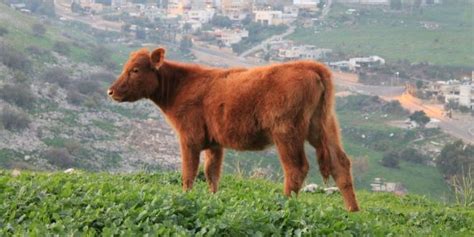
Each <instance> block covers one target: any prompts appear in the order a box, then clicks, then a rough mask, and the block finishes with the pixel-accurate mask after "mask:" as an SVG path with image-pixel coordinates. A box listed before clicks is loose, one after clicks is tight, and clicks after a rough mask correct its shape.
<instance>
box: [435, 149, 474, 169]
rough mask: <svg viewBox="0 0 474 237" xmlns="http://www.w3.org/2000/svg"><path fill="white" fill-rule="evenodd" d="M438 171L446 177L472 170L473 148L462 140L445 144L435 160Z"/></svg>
mask: <svg viewBox="0 0 474 237" xmlns="http://www.w3.org/2000/svg"><path fill="white" fill-rule="evenodd" d="M436 165H437V167H438V169H439V170H440V171H441V173H443V174H444V175H445V176H447V177H452V176H454V175H459V174H461V172H462V170H463V169H464V170H468V169H472V168H474V146H473V145H470V144H464V142H463V141H462V140H459V141H456V142H454V143H450V144H446V145H445V146H444V147H443V149H442V150H441V153H440V154H439V157H438V158H437V159H436Z"/></svg>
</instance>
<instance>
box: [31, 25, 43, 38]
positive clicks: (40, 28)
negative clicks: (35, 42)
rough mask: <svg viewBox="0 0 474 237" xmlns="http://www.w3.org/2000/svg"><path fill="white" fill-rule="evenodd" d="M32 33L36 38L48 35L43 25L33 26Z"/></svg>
mask: <svg viewBox="0 0 474 237" xmlns="http://www.w3.org/2000/svg"><path fill="white" fill-rule="evenodd" d="M31 32H32V33H33V35H34V36H36V37H39V36H43V35H44V34H45V33H46V27H44V25H43V24H40V23H35V24H33V25H32V26H31Z"/></svg>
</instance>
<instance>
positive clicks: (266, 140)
mask: <svg viewBox="0 0 474 237" xmlns="http://www.w3.org/2000/svg"><path fill="white" fill-rule="evenodd" d="M218 142H219V143H220V144H221V145H222V146H223V147H225V148H231V149H235V150H253V151H255V150H263V149H265V148H266V147H267V146H269V145H271V144H272V140H271V138H270V137H269V136H268V135H267V134H266V133H265V132H264V131H254V132H246V131H240V132H236V131H235V130H227V131H224V132H223V133H221V134H219V139H218Z"/></svg>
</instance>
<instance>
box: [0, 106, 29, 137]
mask: <svg viewBox="0 0 474 237" xmlns="http://www.w3.org/2000/svg"><path fill="white" fill-rule="evenodd" d="M0 122H1V123H2V125H3V127H4V128H5V129H7V130H9V131H21V130H23V129H25V128H28V127H29V125H30V123H31V120H30V118H29V116H28V114H26V113H25V112H22V111H18V110H14V109H12V108H10V107H4V108H3V110H2V112H0Z"/></svg>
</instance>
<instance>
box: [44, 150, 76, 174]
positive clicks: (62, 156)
mask: <svg viewBox="0 0 474 237" xmlns="http://www.w3.org/2000/svg"><path fill="white" fill-rule="evenodd" d="M43 157H44V158H45V159H46V160H47V161H48V162H49V163H50V164H52V165H54V166H56V167H59V168H62V169H65V168H71V167H72V166H73V165H74V159H73V158H72V156H71V155H70V154H69V152H68V151H67V150H66V149H65V148H51V149H49V150H46V151H45V152H44V154H43Z"/></svg>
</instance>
